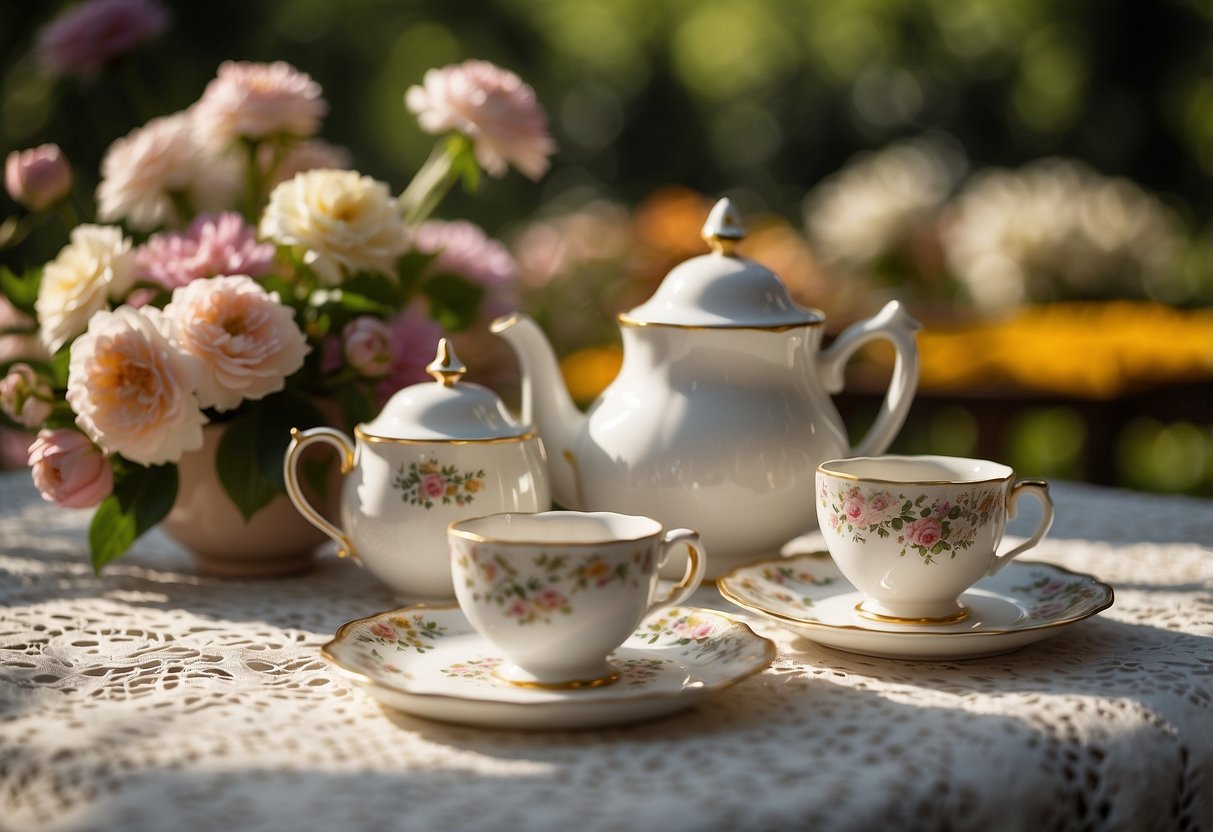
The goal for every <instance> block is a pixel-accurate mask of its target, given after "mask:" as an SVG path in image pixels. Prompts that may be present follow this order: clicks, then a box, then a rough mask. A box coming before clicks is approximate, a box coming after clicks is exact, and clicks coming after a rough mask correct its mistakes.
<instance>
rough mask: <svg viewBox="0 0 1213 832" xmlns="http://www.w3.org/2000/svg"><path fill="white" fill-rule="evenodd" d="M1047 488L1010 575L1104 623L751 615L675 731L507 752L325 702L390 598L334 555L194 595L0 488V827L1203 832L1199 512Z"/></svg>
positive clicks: (1210, 796)
mask: <svg viewBox="0 0 1213 832" xmlns="http://www.w3.org/2000/svg"><path fill="white" fill-rule="evenodd" d="M1054 494H1055V499H1056V503H1057V516H1058V521H1057V525H1056V526H1055V528H1054V531H1053V533H1052V535H1051V536H1050V537H1049V539H1047V540H1046V541H1045V543H1044V544H1042V545H1041V546H1040V547H1039V549H1037V550H1035V551H1034V552H1033V553H1032V557H1033V558H1035V559H1039V560H1047V561H1051V562H1054V563H1058V564H1061V565H1063V566H1066V567H1068V568H1070V569H1074V570H1078V571H1082V572H1088V573H1091V574H1094V575H1097V576H1098V577H1100V578H1101V579H1103V580H1105V581H1107V582H1109V583H1111V584H1112V585H1113V586H1114V587H1115V591H1116V603H1115V605H1114V606H1113V607H1112V608H1111V609H1110V610H1108V611H1106V612H1104V613H1102V614H1100V615H1098V616H1096V617H1095V618H1092V619H1090V620H1088V621H1085V622H1082V623H1080V624H1076V625H1073V626H1070V627H1066V628H1063V629H1061V630H1060V631H1059V632H1058V633H1057V634H1056V635H1055V636H1054V637H1052V638H1050V639H1048V640H1046V641H1043V642H1040V643H1039V644H1036V645H1033V646H1030V647H1027V648H1025V649H1023V650H1021V651H1019V652H1016V653H1012V654H1009V655H1004V656H998V657H995V658H989V659H972V660H967V661H936V662H910V661H894V660H887V659H876V658H868V657H864V656H859V655H850V654H847V653H842V652H837V651H833V650H830V649H827V648H824V647H819V646H817V645H815V644H813V643H812V642H810V641H808V640H806V639H804V638H802V637H800V636H797V635H794V634H793V633H791V632H787V631H784V630H782V629H781V628H779V627H777V626H773V625H770V624H767V623H764V622H762V621H757V620H755V621H754V622H753V626H754V628H755V629H756V630H757V631H758V632H760V633H762V634H763V635H766V636H768V637H770V638H772V639H774V640H775V641H776V643H777V644H778V647H779V657H778V659H777V660H776V661H775V663H774V664H773V665H772V666H771V668H770V669H769V670H768V671H766V672H765V673H763V674H762V675H759V676H755V677H752V678H750V679H748V680H746V681H745V682H742V683H741V684H738V685H736V686H735V687H732V688H729V689H728V690H725V691H722V692H720V693H719V694H717V695H715V696H714V697H712V698H711V699H709V700H707V701H706V702H705V703H703V704H701V705H699V706H698V707H697V708H695V709H694V710H691V711H687V712H685V713H683V714H680V715H677V716H674V717H671V718H667V719H665V720H662V721H659V722H653V723H649V724H643V725H638V726H633V727H626V728H617V729H611V730H599V731H592V732H581V733H547V734H543V733H540V734H534V733H532V734H526V733H514V732H507V731H495V730H484V729H473V728H464V727H454V726H450V725H444V724H439V723H433V722H427V721H425V720H422V719H418V718H413V717H409V716H405V715H402V714H398V713H394V712H389V711H386V710H384V709H381V708H380V707H379V706H378V705H377V704H375V702H374V701H372V700H371V699H370V698H369V697H368V696H367V695H365V693H363V692H362V691H360V690H356V689H351V688H350V687H348V686H347V685H346V684H345V683H344V682H343V681H342V680H341V678H340V677H339V676H338V675H337V674H336V673H335V672H334V671H333V670H332V669H330V667H329V666H328V665H327V664H326V662H324V661H323V660H322V659H321V657H320V653H319V646H320V645H321V644H323V643H324V642H325V641H327V640H328V639H329V638H330V637H331V636H332V635H333V633H334V631H335V630H336V629H337V627H338V626H339V625H340V624H341V623H342V622H344V621H346V620H348V619H351V618H356V617H359V616H362V615H365V614H368V613H371V612H374V611H378V610H382V609H387V608H390V607H392V606H394V605H395V599H393V598H392V596H391V594H390V593H389V592H387V591H386V590H385V589H383V588H382V587H380V586H378V585H377V584H376V583H375V582H374V581H373V579H372V578H371V577H370V576H368V575H367V574H366V573H365V572H363V571H361V570H359V569H358V568H357V567H356V566H354V565H352V564H350V563H346V562H342V561H337V560H336V559H335V558H332V557H324V558H321V560H320V563H319V565H318V568H317V569H316V571H314V572H313V573H311V574H309V575H306V576H303V577H299V578H293V579H282V580H273V581H248V582H229V581H221V580H215V579H210V578H205V577H200V576H199V575H198V574H197V571H196V569H195V567H194V565H193V562H192V560H191V559H190V558H189V556H188V555H186V554H184V553H182V552H181V551H180V550H178V549H176V548H175V547H174V546H173V544H171V543H170V542H169V541H167V539H165V538H164V537H161V536H160V535H158V534H153V535H151V536H149V537H148V538H146V539H144V540H142V541H140V542H139V544H138V545H137V547H136V549H135V551H134V552H132V553H131V554H130V555H129V556H128V557H126V558H125V559H123V560H121V561H119V562H117V563H115V564H114V565H112V566H111V567H110V568H109V569H108V570H107V571H106V573H105V575H104V577H102V578H100V579H98V578H96V577H94V576H93V574H92V571H91V569H90V568H89V566H88V563H87V558H86V556H85V550H86V544H85V531H84V530H85V528H86V524H87V520H88V513H87V512H74V511H58V510H54V509H52V508H50V507H49V506H47V505H46V504H44V503H42V502H41V501H40V500H39V499H38V498H37V496H36V494H35V493H34V492H33V489H32V488H31V486H30V485H29V483H28V479H27V477H26V476H25V475H23V474H9V475H4V476H0V827H2V828H5V829H11V830H32V829H53V830H57V829H121V830H142V829H188V830H209V829H214V830H224V832H228V831H229V830H237V829H238V830H262V829H264V830H281V829H291V830H310V829H341V830H361V829H368V830H377V832H378V830H385V829H392V828H400V829H434V830H442V829H472V830H476V829H484V830H502V829H520V830H521V829H527V830H549V829H550V830H562V832H566V831H567V830H570V829H578V830H582V829H584V830H610V829H661V830H664V831H665V832H673V831H674V830H682V829H687V830H689V829H729V830H748V829H788V828H796V829H800V828H812V829H874V828H901V829H911V828H936V829H942V828H948V829H956V830H961V829H1025V830H1029V829H1030V830H1038V829H1088V828H1118V829H1135V830H1136V829H1154V828H1159V829H1172V828H1173V829H1200V828H1213V504H1210V503H1208V502H1204V501H1198V500H1192V499H1184V498H1163V497H1154V496H1143V495H1140V494H1130V493H1127V492H1118V491H1111V490H1103V489H1095V488H1090V487H1082V486H1074V485H1065V484H1061V485H1058V486H1055V489H1054ZM1025 519H1028V520H1029V521H1030V518H1025ZM1016 528H1017V530H1020V531H1027V530H1028V529H1029V528H1030V526H1027V525H1025V526H1024V527H1023V528H1022V529H1019V528H1018V527H1016ZM808 542H809V543H810V544H811V543H812V542H813V541H812V540H811V539H810V540H809V541H808ZM701 595H702V596H703V597H702V598H700V599H699V601H700V602H701V603H706V604H711V605H718V606H720V607H721V608H728V605H727V604H725V603H724V602H723V601H721V600H720V599H719V597H718V596H716V595H715V591H714V590H707V591H702V592H701Z"/></svg>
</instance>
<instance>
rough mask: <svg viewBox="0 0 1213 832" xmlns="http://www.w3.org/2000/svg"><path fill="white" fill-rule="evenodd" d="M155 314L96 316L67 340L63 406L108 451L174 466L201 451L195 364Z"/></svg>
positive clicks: (127, 310)
mask: <svg viewBox="0 0 1213 832" xmlns="http://www.w3.org/2000/svg"><path fill="white" fill-rule="evenodd" d="M171 332H172V323H171V322H170V321H169V320H167V319H166V318H165V317H164V316H163V315H162V314H161V312H160V310H158V309H152V308H147V307H145V308H143V309H134V308H132V307H130V306H120V307H118V308H117V309H115V310H114V311H113V312H106V311H101V312H97V313H96V314H94V315H93V316H92V318H90V319H89V322H88V331H87V332H86V333H84V334H83V335H81V336H80V337H79V338H77V339H76V340H75V341H74V342H73V343H72V355H71V363H70V365H69V367H68V376H67V401H68V403H69V404H70V405H71V406H72V410H74V411H75V412H76V424H77V425H79V426H80V428H81V429H82V430H83V431H84V432H85V433H87V434H88V436H89V438H91V439H92V440H93V441H94V442H96V443H97V444H98V445H100V446H101V447H102V448H103V449H105V450H106V451H108V452H110V453H116V454H121V455H122V456H124V457H126V458H127V459H129V460H131V461H132V462H137V463H139V464H140V465H160V464H161V463H164V462H176V461H177V460H178V459H180V458H181V454H182V453H184V452H185V451H196V450H198V449H199V448H201V447H202V426H203V425H204V424H205V423H206V416H204V415H203V414H202V410H201V409H200V408H199V406H198V398H197V396H196V395H195V394H194V391H195V390H197V389H198V384H199V383H200V381H201V376H202V367H201V364H200V362H199V361H198V359H196V358H194V357H193V356H191V355H187V354H186V353H183V352H181V351H180V350H179V349H177V348H176V347H175V346H174V345H173V343H172V341H171V340H170V338H169V335H170V334H171Z"/></svg>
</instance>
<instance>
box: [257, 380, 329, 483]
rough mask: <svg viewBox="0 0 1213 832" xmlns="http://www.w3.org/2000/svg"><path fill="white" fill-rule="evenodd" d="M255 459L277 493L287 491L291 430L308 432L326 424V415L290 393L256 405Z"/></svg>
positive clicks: (258, 467)
mask: <svg viewBox="0 0 1213 832" xmlns="http://www.w3.org/2000/svg"><path fill="white" fill-rule="evenodd" d="M251 410H252V412H253V443H254V446H253V455H254V457H255V461H256V465H257V470H258V472H259V473H260V474H261V476H262V477H263V478H264V479H265V480H266V481H267V482H269V483H272V484H273V487H274V491H275V492H278V493H283V492H285V491H286V482H285V480H284V479H283V474H282V458H283V457H284V456H285V455H286V448H287V445H289V444H290V443H291V428H298V429H299V430H304V429H306V428H314V427H316V426H317V425H323V424H324V421H325V420H324V414H323V413H321V412H320V411H319V410H318V409H317V408H316V406H315V405H314V404H312V403H311V402H310V401H308V400H307V399H305V398H303V397H302V396H299V395H296V394H294V393H291V392H289V391H284V392H282V393H276V394H274V395H273V396H270V397H269V398H266V399H262V400H261V401H259V402H255V403H253V406H252V408H251Z"/></svg>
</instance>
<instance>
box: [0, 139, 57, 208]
mask: <svg viewBox="0 0 1213 832" xmlns="http://www.w3.org/2000/svg"><path fill="white" fill-rule="evenodd" d="M4 187H5V188H6V189H7V190H8V195H9V196H11V197H12V198H13V199H14V200H15V201H16V202H19V203H21V204H22V205H24V206H25V207H26V208H28V209H30V210H31V211H44V210H46V209H47V208H49V207H51V206H52V205H54V204H55V203H56V202H59V201H60V200H61V199H63V198H64V197H66V196H67V195H68V194H69V193H70V192H71V190H72V169H71V166H70V165H68V163H67V159H66V158H64V156H63V151H62V150H60V149H59V145H57V144H43V145H39V146H38V147H35V148H32V149H30V150H14V151H13V152H12V153H10V154H8V158H7V159H5V160H4Z"/></svg>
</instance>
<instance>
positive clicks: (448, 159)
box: [400, 142, 459, 229]
mask: <svg viewBox="0 0 1213 832" xmlns="http://www.w3.org/2000/svg"><path fill="white" fill-rule="evenodd" d="M454 160H455V153H454V152H453V151H452V149H451V148H450V146H449V145H448V144H446V143H444V142H439V143H438V144H436V145H434V150H433V151H432V152H431V153H430V158H428V159H426V160H425V164H424V165H422V166H421V169H420V170H419V171H417V174H416V175H415V176H414V177H413V181H412V182H410V183H409V184H408V187H407V188H405V189H404V192H403V193H401V194H400V216H401V218H402V219H403V220H404V226H405V228H408V229H415V228H417V226H419V225H421V224H422V223H423V222H425V221H426V219H428V218H429V216H430V214H432V213H434V209H435V208H437V207H438V203H440V202H442V198H443V197H444V196H446V195H447V192H448V191H450V189H451V186H452V185H454V184H455V181H456V180H457V179H458V178H459V172H458V171H457V170H456V169H455V167H454V165H453V164H452V162H454Z"/></svg>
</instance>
